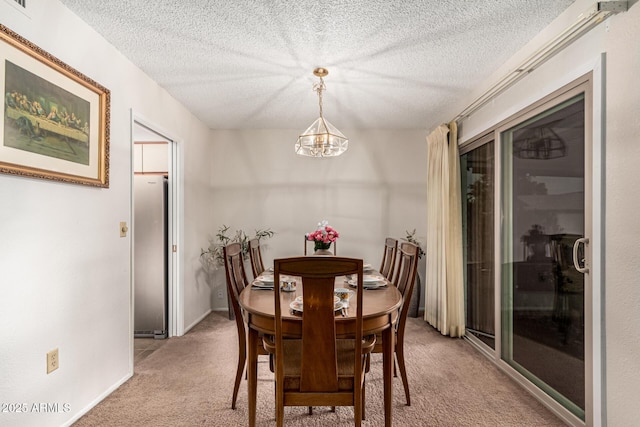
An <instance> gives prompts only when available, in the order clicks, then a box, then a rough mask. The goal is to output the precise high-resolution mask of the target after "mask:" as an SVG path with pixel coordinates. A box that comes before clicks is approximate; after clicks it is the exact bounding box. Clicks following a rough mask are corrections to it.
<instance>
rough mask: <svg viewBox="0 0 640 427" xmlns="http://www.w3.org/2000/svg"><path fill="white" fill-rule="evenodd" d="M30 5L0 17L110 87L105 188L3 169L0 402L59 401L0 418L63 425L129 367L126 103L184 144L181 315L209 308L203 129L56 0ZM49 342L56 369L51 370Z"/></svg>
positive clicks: (7, 9)
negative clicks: (200, 279) (203, 272)
mask: <svg viewBox="0 0 640 427" xmlns="http://www.w3.org/2000/svg"><path fill="white" fill-rule="evenodd" d="M27 3H28V6H30V10H31V16H30V17H27V16H25V15H24V14H23V13H21V12H19V11H18V10H17V9H16V8H15V7H13V6H12V5H11V4H9V3H8V2H5V1H0V22H1V23H2V24H3V25H5V26H7V27H9V28H10V29H11V30H13V31H15V32H17V33H18V34H20V35H21V36H23V37H25V38H26V39H28V40H29V41H31V42H32V43H35V44H36V45H38V46H40V47H41V48H43V49H44V50H46V51H47V52H49V53H51V54H53V55H55V56H57V57H58V58H59V59H61V60H62V61H64V62H66V63H67V64H69V65H70V66H72V67H74V68H75V69H77V70H78V71H80V72H81V73H83V74H85V75H87V76H88V77H90V78H92V79H94V80H95V81H97V82H99V83H100V84H102V85H103V86H105V87H107V88H108V89H110V91H111V128H110V130H111V139H110V144H111V147H110V186H109V188H108V189H98V188H92V187H87V186H80V185H71V184H62V183H57V182H53V181H45V180H37V179H31V178H24V177H16V176H10V175H5V174H2V175H0V200H2V202H1V203H0V236H1V244H0V272H1V273H0V292H1V297H0V313H2V317H1V318H2V322H0V341H1V344H0V402H3V403H5V402H6V403H11V402H13V403H25V404H27V405H28V407H29V409H30V408H31V405H32V404H34V403H59V404H60V405H61V406H60V412H59V413H27V414H24V413H23V414H16V413H10V414H7V413H2V414H0V424H2V425H20V426H58V425H64V424H68V423H70V422H71V421H72V420H73V419H74V418H76V417H77V416H79V415H80V414H82V413H83V412H84V411H85V410H86V409H88V408H89V407H91V406H92V405H94V404H95V403H96V402H97V401H98V400H99V399H101V398H103V397H104V396H105V395H106V394H107V393H108V392H109V391H110V390H112V389H114V388H115V387H117V386H118V385H119V384H120V383H121V382H123V381H125V380H126V379H127V378H128V377H129V376H130V375H131V374H132V356H133V349H132V336H131V331H132V328H131V324H130V306H131V285H130V277H131V267H130V254H131V252H130V247H131V241H130V237H127V238H120V237H119V226H118V225H119V222H120V221H127V222H128V223H129V224H131V175H132V171H131V125H130V114H131V113H130V111H131V109H132V108H133V110H134V111H136V112H137V113H139V114H141V115H142V116H143V117H145V118H146V119H148V120H150V121H152V122H153V123H157V124H159V125H161V126H162V128H163V129H166V130H167V131H168V132H169V133H170V134H171V135H172V136H173V137H175V138H176V139H177V140H178V141H179V143H180V146H181V148H180V150H181V154H182V159H181V161H182V164H183V171H184V172H183V173H184V188H183V190H184V191H183V195H182V196H183V201H184V212H183V214H184V218H185V224H188V227H185V230H184V232H183V234H182V241H181V243H183V247H181V248H180V249H181V250H182V252H181V257H182V258H183V260H184V269H183V271H182V272H181V273H182V276H183V277H184V287H185V289H184V300H185V315H184V323H185V324H186V325H189V324H190V323H192V322H193V321H194V320H195V319H198V318H200V317H201V316H202V315H203V314H204V313H206V312H207V311H208V310H209V309H210V304H209V303H208V301H210V299H211V289H210V288H209V287H202V286H196V283H197V282H196V274H197V268H198V266H199V263H198V261H197V260H198V255H199V248H200V246H201V245H203V244H204V243H206V237H203V236H205V235H206V231H208V230H209V223H208V218H207V220H206V221H205V218H206V216H205V215H204V214H207V213H209V206H208V203H209V202H208V199H207V196H208V190H207V186H208V182H207V171H208V165H207V164H205V162H208V158H207V157H208V147H209V146H210V145H209V131H208V129H207V128H206V127H205V126H203V125H202V124H201V123H200V122H199V121H198V120H197V119H196V118H195V117H194V116H193V115H191V114H190V113H189V112H188V111H187V110H185V109H184V108H183V107H182V106H181V105H180V104H179V103H177V102H176V101H175V100H174V99H173V98H172V97H171V96H169V95H168V94H167V92H166V91H164V90H163V89H162V88H160V87H159V86H158V85H157V84H156V83H155V82H153V81H152V80H151V79H149V78H148V77H147V76H146V75H145V74H143V73H142V72H141V71H140V70H139V69H137V68H136V67H134V66H133V65H132V64H131V63H130V62H128V61H127V60H126V59H125V58H124V57H123V56H122V55H121V54H120V53H119V52H117V51H116V50H115V49H114V48H113V47H112V46H111V45H110V44H108V43H106V42H105V41H104V40H103V39H102V38H101V37H100V36H99V35H98V34H97V33H95V32H94V31H93V30H92V29H91V28H89V27H88V26H87V25H86V24H84V23H83V22H82V21H80V20H79V19H78V18H77V17H76V16H75V15H73V14H72V13H70V12H69V11H68V10H67V9H66V8H65V7H63V6H62V5H61V4H60V3H58V2H57V1H55V0H50V1H32V2H27ZM70 46H72V48H70ZM205 230H206V231H205ZM203 241H204V243H203ZM54 348H58V349H59V352H60V353H59V357H60V368H59V369H58V370H57V371H54V372H53V373H51V374H49V375H47V374H46V364H45V355H46V353H47V352H48V351H49V350H52V349H54ZM62 404H68V409H66V408H67V407H64V408H63V406H62Z"/></svg>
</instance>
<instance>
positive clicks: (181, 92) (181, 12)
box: [62, 0, 573, 131]
mask: <svg viewBox="0 0 640 427" xmlns="http://www.w3.org/2000/svg"><path fill="white" fill-rule="evenodd" d="M572 2H573V0H476V1H473V0H395V1H394V0H388V1H383V0H297V1H288V0H271V1H255V0H254V1H251V0H242V1H241V0H211V1H176V0H171V1H169V0H151V1H140V0H121V1H97V0H96V1H87V0H62V3H63V4H65V5H66V6H67V7H68V8H69V9H70V10H72V11H73V12H74V13H76V14H77V15H78V16H80V18H81V19H83V20H84V21H86V22H87V23H88V24H89V25H91V26H92V27H93V28H95V29H96V31H97V32H98V33H100V34H101V35H102V36H104V37H105V38H106V39H107V40H108V41H109V42H110V43H112V44H113V45H114V46H115V47H116V48H117V49H118V50H119V51H121V52H122V53H123V54H124V55H125V56H126V57H127V58H129V59H130V60H131V61H132V62H133V63H135V64H136V65H138V66H139V67H140V68H141V69H142V70H144V71H145V72H146V73H147V74H148V75H149V76H151V78H153V79H154V80H155V81H157V82H158V83H159V84H160V86H162V87H164V88H165V89H166V90H168V91H169V92H170V93H171V94H172V95H173V96H174V97H175V98H176V99H178V100H179V101H180V102H182V103H183V104H184V105H185V106H186V107H187V108H188V109H189V110H190V111H191V112H193V113H194V114H195V115H196V116H197V117H199V118H200V119H201V120H202V121H203V122H205V123H206V124H208V126H209V127H211V128H213V129H242V128H253V129H269V128H295V129H298V128H299V129H300V130H301V131H302V130H304V129H305V128H306V127H307V126H308V125H309V124H311V122H313V121H314V120H315V119H316V118H317V116H318V99H317V95H316V94H315V92H313V91H312V85H313V83H314V82H316V81H317V78H316V77H314V76H313V74H312V71H313V69H314V68H315V67H318V66H322V67H326V68H328V69H329V75H328V76H327V77H326V78H325V84H326V87H327V90H326V92H325V94H324V115H325V117H326V118H327V119H328V120H329V121H331V122H332V123H333V124H334V125H336V126H337V127H338V128H398V129H401V128H405V129H422V128H425V129H431V128H433V127H435V126H436V125H437V124H439V123H442V122H444V121H447V120H449V119H451V118H453V116H454V115H455V114H457V113H459V111H454V110H453V108H456V107H457V108H461V107H464V105H463V104H462V103H463V102H467V101H470V100H469V99H468V97H469V93H470V91H472V90H473V89H475V88H477V86H478V85H479V84H480V83H482V82H483V81H484V80H485V79H487V78H488V77H489V76H490V75H491V74H492V73H493V72H494V71H495V70H496V69H497V68H498V67H499V66H500V65H502V63H503V62H504V61H505V60H507V59H508V58H510V57H511V56H512V55H513V54H514V53H515V52H516V51H517V50H518V49H519V48H521V47H522V46H523V45H524V44H526V43H527V42H528V41H529V40H530V39H531V38H532V37H534V36H535V35H536V34H537V33H538V32H539V31H540V30H541V29H543V28H544V27H545V26H546V25H547V24H549V23H550V22H551V21H552V20H553V19H554V18H555V17H556V16H557V15H559V14H560V13H561V12H563V11H564V10H565V9H566V8H567V7H568V6H569V5H570V4H571V3H572Z"/></svg>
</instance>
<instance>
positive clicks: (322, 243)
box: [304, 220, 340, 255]
mask: <svg viewBox="0 0 640 427" xmlns="http://www.w3.org/2000/svg"><path fill="white" fill-rule="evenodd" d="M338 237H340V233H338V231H337V230H336V229H335V228H333V227H331V226H330V225H329V222H327V221H326V220H322V221H321V222H319V223H318V228H317V229H316V231H314V232H312V233H307V234H305V235H304V238H305V239H306V240H309V241H311V242H313V243H314V246H313V249H314V255H332V253H331V251H330V250H329V249H330V248H331V243H333V242H335V241H336V240H337V239H338Z"/></svg>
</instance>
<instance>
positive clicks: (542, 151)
mask: <svg viewBox="0 0 640 427" xmlns="http://www.w3.org/2000/svg"><path fill="white" fill-rule="evenodd" d="M530 130H531V134H530V135H529V136H528V137H526V138H521V139H516V140H514V141H513V155H514V156H516V157H519V158H521V159H533V160H551V159H557V158H559V157H564V156H566V155H567V146H566V144H565V142H564V140H563V139H562V138H560V136H558V134H557V133H556V132H555V131H554V130H553V129H551V128H547V127H542V126H541V127H538V128H533V129H530Z"/></svg>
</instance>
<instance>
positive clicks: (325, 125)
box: [295, 68, 349, 157]
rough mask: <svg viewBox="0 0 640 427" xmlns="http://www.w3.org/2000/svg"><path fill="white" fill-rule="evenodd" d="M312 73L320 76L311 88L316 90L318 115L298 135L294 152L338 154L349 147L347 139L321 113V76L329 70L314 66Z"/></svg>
mask: <svg viewBox="0 0 640 427" xmlns="http://www.w3.org/2000/svg"><path fill="white" fill-rule="evenodd" d="M313 74H314V75H315V76H316V77H319V78H320V82H319V83H315V84H314V85H313V90H314V91H315V92H318V103H319V105H320V117H319V118H318V120H316V121H315V122H313V124H312V125H311V126H309V128H307V130H305V131H304V132H303V133H302V134H301V135H300V136H299V137H298V141H297V142H296V146H295V149H296V154H298V155H300V156H309V157H335V156H339V155H340V154H342V153H344V152H345V151H347V149H348V148H349V140H348V139H347V137H346V136H344V135H343V134H342V132H340V131H339V130H338V129H336V128H335V126H333V125H332V124H331V123H329V122H328V121H327V120H325V118H324V116H323V115H322V92H323V91H324V90H325V89H326V86H325V85H324V80H323V77H326V76H327V75H328V74H329V70H327V69H326V68H316V69H315V70H313Z"/></svg>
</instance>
